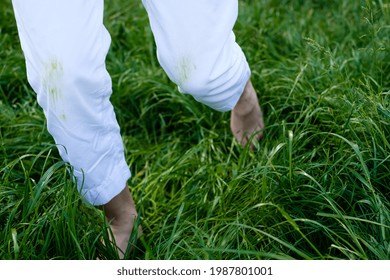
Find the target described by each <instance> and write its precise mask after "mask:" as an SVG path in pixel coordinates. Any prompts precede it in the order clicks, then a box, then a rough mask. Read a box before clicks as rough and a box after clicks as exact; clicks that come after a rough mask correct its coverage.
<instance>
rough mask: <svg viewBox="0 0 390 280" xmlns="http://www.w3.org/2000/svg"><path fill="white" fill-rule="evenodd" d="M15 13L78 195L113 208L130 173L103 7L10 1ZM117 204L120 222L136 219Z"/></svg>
mask: <svg viewBox="0 0 390 280" xmlns="http://www.w3.org/2000/svg"><path fill="white" fill-rule="evenodd" d="M13 7H14V11H15V17H16V21H17V26H18V31H19V37H20V41H21V45H22V49H23V52H24V55H25V58H26V67H27V77H28V80H29V83H30V84H31V86H32V88H33V89H34V91H35V92H36V93H37V100H38V103H39V105H40V106H41V107H42V108H43V111H44V113H45V117H46V119H47V127H48V131H49V132H50V133H51V135H52V136H53V138H54V140H55V142H56V144H57V147H58V150H59V153H60V155H61V157H62V158H63V160H64V161H66V162H69V163H70V164H71V165H72V167H73V173H74V175H75V177H76V180H77V186H78V190H79V191H80V194H81V195H82V196H83V197H84V198H85V199H86V200H87V201H88V202H89V203H90V204H93V205H105V204H109V202H110V201H113V200H114V201H115V198H116V197H117V196H120V195H121V194H122V193H123V190H124V188H125V186H126V181H127V179H128V178H129V177H130V171H129V168H128V166H127V163H126V161H125V158H124V151H123V143H122V139H121V135H120V131H119V125H118V123H117V120H116V117H115V113H114V110H113V107H112V105H111V103H110V101H109V97H110V95H111V78H110V76H109V74H108V72H107V71H106V68H105V58H106V54H107V52H108V49H109V45H110V36H109V34H108V32H107V30H106V29H105V28H104V25H103V9H104V2H103V0H66V1H63V0H29V1H24V0H13ZM127 192H128V189H127ZM119 201H120V203H121V205H122V206H123V207H124V208H126V209H127V211H125V212H118V214H117V215H121V214H123V215H127V218H129V216H131V218H133V214H134V205H133V204H134V203H132V204H131V203H130V204H129V203H128V202H129V200H119ZM126 203H127V204H126ZM113 213H116V212H115V211H114V212H113ZM129 213H133V214H129ZM108 214H109V216H110V218H111V216H112V213H108ZM116 220H123V217H122V216H118V217H117V219H116ZM126 226H127V225H126Z"/></svg>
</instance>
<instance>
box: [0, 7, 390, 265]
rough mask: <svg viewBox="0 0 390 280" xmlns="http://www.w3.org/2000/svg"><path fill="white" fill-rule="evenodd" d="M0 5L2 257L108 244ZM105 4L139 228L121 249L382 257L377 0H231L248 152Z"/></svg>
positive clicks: (134, 18) (387, 188)
mask: <svg viewBox="0 0 390 280" xmlns="http://www.w3.org/2000/svg"><path fill="white" fill-rule="evenodd" d="M0 8H1V9H0V15H1V16H0V61H1V64H0V143H1V146H0V147H1V148H0V178H1V180H0V240H1V241H2V242H0V259H95V258H96V257H97V256H99V257H101V258H108V259H112V258H116V257H117V256H116V254H115V250H114V249H113V248H112V246H110V245H109V242H107V241H108V237H107V225H106V224H105V223H104V218H103V215H102V213H101V212H100V211H99V210H98V209H95V208H93V207H89V206H87V205H85V204H83V202H82V201H81V199H80V197H79V195H78V193H77V191H76V188H75V185H74V183H73V181H72V178H71V176H70V175H69V172H68V170H69V168H70V167H69V166H67V165H66V164H64V163H63V162H62V161H61V159H60V157H59V155H58V153H57V150H56V147H55V145H54V144H53V141H52V139H51V137H50V135H49V134H48V132H47V131H46V128H45V120H44V117H43V114H42V112H41V109H40V108H39V107H38V106H37V104H36V101H35V95H34V93H33V92H32V90H31V89H30V87H29V86H28V84H27V82H26V76H25V70H24V61H23V56H22V53H21V50H20V47H19V42H18V38H17V32H16V27H15V22H14V20H13V14H12V8H11V5H10V1H9V0H7V1H5V2H4V1H3V2H2V3H1V4H0ZM105 17H106V18H105V22H106V26H107V28H108V29H109V31H110V33H111V35H112V37H113V44H112V47H111V51H110V53H109V56H108V60H107V67H108V69H109V72H110V73H111V76H112V78H113V90H114V94H113V96H112V99H111V100H112V102H113V104H114V106H115V110H116V113H117V118H118V121H119V123H120V125H121V133H122V135H123V140H124V143H125V149H126V151H125V152H126V158H127V160H128V162H129V165H130V167H131V170H132V173H133V177H132V179H131V180H130V181H129V185H130V187H131V189H132V192H133V195H134V198H135V200H136V202H137V205H138V208H139V213H140V217H141V223H142V226H143V229H144V236H143V237H142V238H141V239H140V240H139V241H138V242H137V245H136V248H135V250H133V251H132V253H131V256H130V258H135V259H243V260H245V259H389V256H390V244H389V242H390V239H389V236H390V214H389V207H390V202H389V197H390V183H389V182H390V143H389V141H390V140H389V139H390V137H389V136H390V49H389V46H390V42H389V40H390V6H389V4H387V3H385V1H380V0H378V1H368V0H367V1H333V0H332V1H325V0H312V1H290V0H283V1H274V0H259V1H244V0H242V1H240V15H239V19H238V22H237V24H236V27H235V32H236V36H237V40H238V42H239V43H240V44H241V46H242V47H243V49H244V51H245V53H246V55H247V59H248V61H249V62H250V64H251V67H252V81H253V84H254V85H255V87H256V88H257V90H258V95H259V100H260V103H261V104H262V108H263V110H264V114H265V118H266V129H265V137H264V139H263V140H262V141H261V142H260V143H258V146H257V150H256V151H255V152H250V151H248V149H242V148H240V147H239V145H238V144H237V143H236V142H235V141H234V140H233V139H232V136H231V134H230V131H229V114H228V113H223V114H221V113H218V112H214V111H212V110H211V109H208V108H206V107H205V106H203V105H201V104H198V103H196V102H195V101H194V100H192V98H191V97H189V96H183V95H181V94H179V93H178V92H177V90H176V87H175V86H174V85H173V84H172V83H171V82H169V80H168V79H167V77H166V75H165V74H164V73H163V71H162V70H161V68H160V67H159V65H158V63H157V61H156V58H155V46H154V43H153V40H152V34H151V32H150V29H149V27H148V22H147V17H146V13H145V11H144V10H143V8H142V6H141V3H140V2H139V1H128V2H126V1H116V2H113V3H110V5H107V7H106V15H105ZM102 238H103V239H105V240H106V242H105V243H106V244H107V245H106V246H104V245H102V243H101V242H100V240H101V239H102Z"/></svg>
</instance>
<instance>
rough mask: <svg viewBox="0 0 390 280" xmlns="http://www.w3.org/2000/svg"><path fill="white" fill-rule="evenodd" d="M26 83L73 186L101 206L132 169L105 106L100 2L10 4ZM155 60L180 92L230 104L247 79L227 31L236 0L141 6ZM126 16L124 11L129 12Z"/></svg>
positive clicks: (173, 0) (105, 46) (105, 42)
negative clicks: (151, 36) (70, 172)
mask: <svg viewBox="0 0 390 280" xmlns="http://www.w3.org/2000/svg"><path fill="white" fill-rule="evenodd" d="M12 3H13V7H14V12H15V17H16V22H17V26H18V31H19V37H20V41H21V46H22V50H23V52H24V55H25V59H26V68H27V77H28V81H29V83H30V84H31V86H32V88H33V89H34V91H35V92H36V93H37V100H38V103H39V105H40V106H41V107H42V108H43V110H44V113H45V116H46V119H47V127H48V131H49V132H50V133H51V135H52V136H53V137H54V139H55V142H56V143H57V146H58V149H59V152H60V155H61V157H62V158H63V160H64V161H66V162H69V163H70V164H71V165H72V167H73V169H74V175H75V177H76V179H77V185H78V189H79V191H80V193H81V195H82V196H83V197H85V199H86V200H87V201H88V202H89V203H91V204H94V205H102V204H105V203H107V202H109V201H110V200H111V199H112V198H113V197H114V196H116V195H117V194H118V193H119V192H120V191H121V190H123V188H124V187H125V185H126V181H127V180H128V179H129V177H130V170H129V168H128V166H127V164H126V161H125V157H124V148H123V143H122V139H121V135H120V130H119V126H118V123H117V120H116V117H115V113H114V110H113V107H112V105H111V103H110V100H109V98H110V95H111V93H112V90H111V78H110V76H109V74H108V72H107V70H106V67H105V59H106V55H107V52H108V50H109V46H110V43H111V38H110V35H109V33H108V32H107V30H106V28H105V27H104V25H103V11H104V1H103V0H28V1H27V0H13V1H12ZM143 3H144V6H145V8H146V10H147V12H148V15H149V19H150V23H151V28H152V31H153V34H154V37H155V41H156V45H157V49H158V59H159V62H160V64H161V65H162V67H163V68H164V70H165V71H166V73H167V75H168V76H169V77H170V79H171V80H172V81H174V82H175V83H176V84H177V85H178V86H179V90H180V91H181V92H184V93H189V94H191V95H193V96H194V98H195V99H196V100H198V101H200V102H202V103H204V104H206V105H208V106H210V107H212V108H214V109H216V110H219V111H227V110H230V109H232V108H233V107H234V105H235V104H236V102H237V101H238V99H239V97H240V95H241V94H242V92H243V89H244V87H245V84H246V82H247V81H248V79H249V75H250V70H249V67H248V64H247V62H246V59H245V56H244V54H243V53H242V51H241V49H240V47H239V46H238V45H237V44H236V42H235V37H234V34H233V32H232V28H233V25H234V23H235V21H236V18H237V6H238V3H237V0H144V1H143ZM129 16H131V15H129Z"/></svg>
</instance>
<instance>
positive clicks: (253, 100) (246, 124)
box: [230, 80, 264, 149]
mask: <svg viewBox="0 0 390 280" xmlns="http://www.w3.org/2000/svg"><path fill="white" fill-rule="evenodd" d="M230 128H231V130H232V133H233V135H234V137H235V138H236V139H237V141H238V142H239V143H240V144H241V145H242V146H245V145H246V144H248V141H249V140H250V138H251V136H253V134H255V136H254V138H253V139H254V140H260V139H261V138H262V137H263V132H262V131H261V130H262V129H263V128H264V121H263V114H262V112H261V108H260V105H259V101H258V99H257V95H256V91H255V89H254V88H253V85H252V83H251V81H250V80H249V81H248V82H247V84H246V86H245V89H244V92H243V93H242V95H241V97H240V99H239V101H238V102H237V104H236V106H235V107H234V109H233V110H232V113H231V119H230ZM250 147H251V149H254V144H253V143H251V144H250Z"/></svg>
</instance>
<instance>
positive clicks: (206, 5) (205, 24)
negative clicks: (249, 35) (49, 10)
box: [143, 0, 264, 145]
mask: <svg viewBox="0 0 390 280" xmlns="http://www.w3.org/2000/svg"><path fill="white" fill-rule="evenodd" d="M143 3H144V6H145V8H146V10H147V11H148V14H149V20H150V24H151V28H152V31H153V34H154V38H155V41H156V45H157V56H158V59H159V62H160V64H161V66H162V67H163V68H164V70H165V72H166V73H167V75H168V76H169V78H170V79H171V80H172V81H173V82H175V83H176V84H177V85H178V86H179V90H180V91H181V92H183V93H189V94H191V95H192V96H193V97H194V98H195V99H196V100H197V101H199V102H202V103H204V104H206V105H208V106H210V107H211V108H213V109H216V110H218V111H229V110H232V120H231V128H232V132H233V135H234V136H235V137H236V138H237V140H238V141H239V142H240V143H241V144H242V145H245V144H246V143H247V140H246V139H247V138H248V136H249V135H251V134H253V133H256V134H257V136H256V137H255V138H260V137H261V135H262V134H261V132H259V130H261V129H263V127H264V124H263V119H262V115H261V109H260V106H259V105H258V101H257V96H256V93H255V91H254V90H253V86H252V84H251V83H250V81H249V77H250V69H249V66H248V63H247V61H246V59H245V56H244V54H243V52H242V50H241V48H240V47H239V46H238V44H237V43H236V42H235V36H234V33H233V31H232V29H233V26H234V23H235V21H236V19H237V13H238V1H237V0H224V1H220V0H182V1H176V0H165V1H159V0H143ZM243 93H245V94H243ZM249 96H250V97H251V98H248V97H249ZM241 99H242V100H241ZM239 100H241V101H242V102H239ZM243 100H246V101H245V102H243ZM250 102H255V103H256V104H252V103H250ZM236 107H237V108H236ZM247 107H248V108H247ZM252 107H256V110H252ZM242 111H250V113H249V114H245V115H243V114H241V112H242ZM253 119H256V121H254V123H253V124H250V125H248V121H249V120H253ZM251 122H252V121H251Z"/></svg>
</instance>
